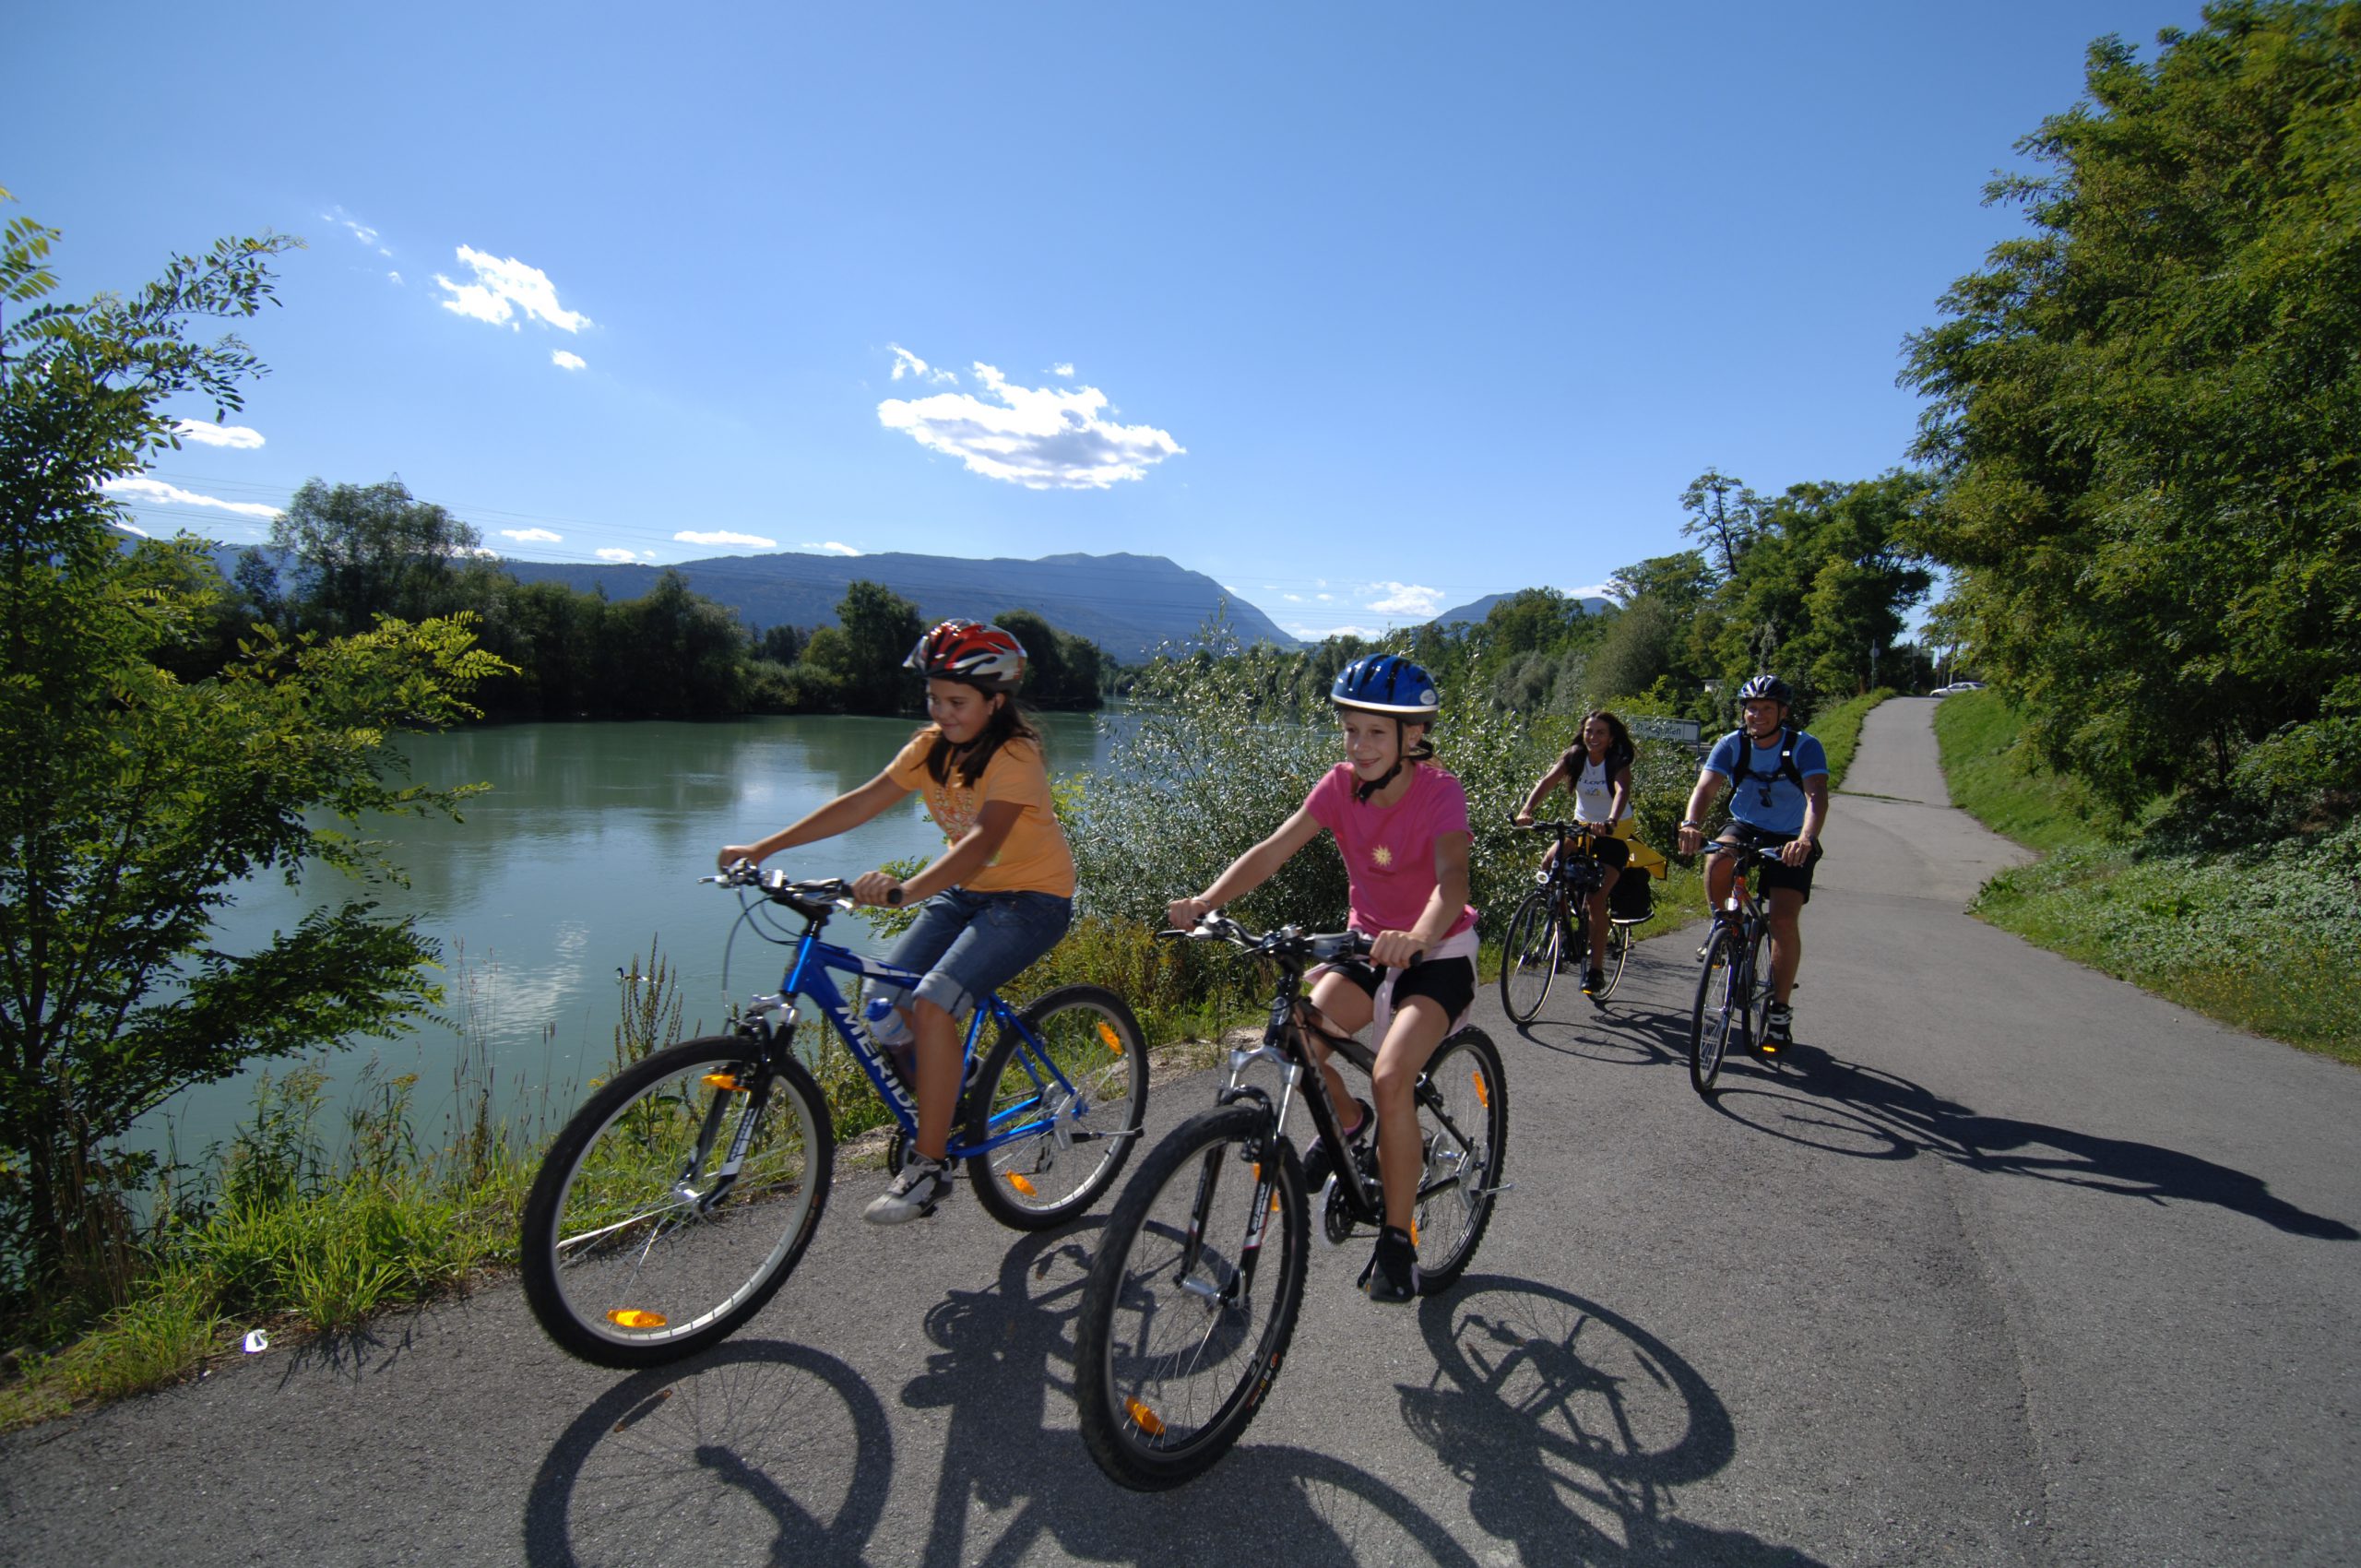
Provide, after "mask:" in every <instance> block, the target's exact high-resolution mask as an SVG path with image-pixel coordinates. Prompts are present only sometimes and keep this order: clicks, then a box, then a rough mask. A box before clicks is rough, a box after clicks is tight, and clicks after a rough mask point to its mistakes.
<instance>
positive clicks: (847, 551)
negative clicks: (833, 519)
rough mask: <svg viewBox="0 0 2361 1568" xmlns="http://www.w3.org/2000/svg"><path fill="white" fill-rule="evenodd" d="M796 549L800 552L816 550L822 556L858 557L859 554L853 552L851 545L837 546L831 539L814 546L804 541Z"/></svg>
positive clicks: (858, 552) (855, 551)
mask: <svg viewBox="0 0 2361 1568" xmlns="http://www.w3.org/2000/svg"><path fill="white" fill-rule="evenodd" d="M797 548H798V549H801V550H816V551H818V552H820V553H821V554H823V555H858V554H860V551H858V550H855V549H854V548H853V547H852V546H851V545H849V544H839V543H837V542H836V540H833V539H832V540H828V541H826V542H825V543H824V544H814V543H813V542H812V541H811V540H804V542H803V543H802V544H801V545H799V546H797Z"/></svg>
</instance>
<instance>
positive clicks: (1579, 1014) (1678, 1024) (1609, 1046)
mask: <svg viewBox="0 0 2361 1568" xmlns="http://www.w3.org/2000/svg"><path fill="white" fill-rule="evenodd" d="M1631 963H1632V966H1633V968H1632V969H1631V970H1630V971H1627V972H1626V973H1625V974H1624V977H1623V983H1622V984H1620V985H1619V986H1618V987H1617V988H1616V992H1615V994H1614V995H1613V996H1611V997H1609V998H1608V999H1607V1000H1606V1001H1605V1002H1594V1001H1592V1000H1591V999H1590V998H1589V997H1587V996H1584V994H1583V992H1582V983H1581V981H1582V977H1581V975H1580V974H1579V973H1577V974H1573V975H1571V976H1566V977H1561V979H1563V980H1568V981H1570V982H1571V983H1567V984H1565V985H1564V986H1563V987H1562V988H1560V989H1553V990H1551V992H1549V999H1548V1002H1547V1003H1545V1004H1543V1006H1544V1009H1545V1011H1544V1014H1543V1016H1539V1017H1536V1018H1535V1019H1534V1020H1533V1022H1531V1023H1529V1024H1520V1023H1517V1022H1516V1021H1515V1020H1514V1019H1513V1018H1508V1017H1506V1016H1503V1017H1502V1021H1503V1022H1504V1023H1506V1024H1507V1025H1508V1027H1509V1028H1512V1029H1513V1030H1515V1031H1516V1034H1517V1036H1518V1037H1520V1038H1522V1039H1525V1041H1527V1042H1528V1043H1530V1044H1533V1045H1537V1046H1539V1047H1540V1048H1541V1049H1542V1050H1544V1051H1549V1052H1551V1053H1552V1054H1554V1055H1558V1056H1565V1057H1572V1058H1576V1059H1579V1060H1581V1061H1584V1062H1597V1063H1605V1064H1606V1065H1608V1066H1623V1067H1656V1066H1661V1065H1663V1064H1664V1063H1667V1062H1686V1061H1688V1060H1689V1017H1688V1015H1687V1014H1685V1013H1684V1014H1679V1015H1677V1016H1676V1015H1674V1014H1670V1013H1667V1012H1665V1011H1664V1010H1663V1009H1661V1008H1660V1007H1658V1006H1656V1005H1655V1004H1652V1003H1650V1002H1644V1001H1641V1000H1639V999H1638V998H1637V997H1636V996H1634V994H1633V992H1635V991H1638V990H1640V989H1641V987H1642V986H1643V984H1644V983H1645V982H1646V981H1647V980H1650V979H1652V978H1653V977H1652V976H1650V975H1648V974H1647V972H1646V971H1645V969H1643V968H1640V966H1641V959H1640V957H1639V956H1638V954H1637V953H1634V955H1633V956H1632V959H1631ZM1551 1014H1555V1015H1557V1016H1554V1017H1553V1016H1549V1015H1551Z"/></svg>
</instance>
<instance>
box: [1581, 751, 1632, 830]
mask: <svg viewBox="0 0 2361 1568" xmlns="http://www.w3.org/2000/svg"><path fill="white" fill-rule="evenodd" d="M1582 757H1583V765H1582V766H1581V767H1580V768H1579V769H1578V770H1576V772H1575V774H1574V820H1575V821H1576V822H1605V821H1607V820H1608V816H1607V808H1608V806H1610V805H1612V804H1614V802H1615V780H1614V778H1612V777H1610V776H1609V775H1608V771H1607V764H1606V763H1604V762H1593V761H1591V760H1590V754H1589V753H1588V752H1584V753H1583V754H1582ZM1611 759H1612V754H1610V760H1611ZM1621 820H1623V821H1625V822H1629V821H1630V820H1631V802H1629V801H1626V802H1624V804H1623V815H1622V818H1621Z"/></svg>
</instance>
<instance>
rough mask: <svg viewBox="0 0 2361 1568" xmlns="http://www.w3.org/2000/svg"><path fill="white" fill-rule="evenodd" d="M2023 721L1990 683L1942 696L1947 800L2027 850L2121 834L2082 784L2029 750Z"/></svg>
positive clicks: (1939, 718) (1939, 732)
mask: <svg viewBox="0 0 2361 1568" xmlns="http://www.w3.org/2000/svg"><path fill="white" fill-rule="evenodd" d="M2019 723H2020V720H2019V719H2018V715H2017V712H2016V709H2015V708H2013V707H2011V706H2010V703H2009V699H2008V698H2007V697H2006V696H2004V695H2001V694H2000V693H1999V691H1996V690H1994V689H1992V688H1990V687H1987V688H1985V689H1984V690H1983V691H1980V692H1962V693H1960V694H1959V695H1956V696H1948V697H1945V698H1944V699H1943V700H1942V701H1941V702H1940V704H1938V705H1937V707H1936V708H1935V741H1936V743H1937V744H1938V745H1939V746H1940V748H1941V752H1942V764H1943V779H1944V783H1945V784H1946V786H1947V787H1948V788H1949V789H1950V790H1951V796H1952V804H1953V805H1955V806H1957V807H1959V808H1960V809H1961V810H1962V811H1964V812H1965V813H1967V814H1969V815H1970V816H1973V817H1974V818H1975V820H1976V821H1978V822H1980V823H1982V824H1984V826H1987V827H1988V828H1990V829H1992V830H1993V831H1994V832H1995V833H2000V834H2005V835H2006V836H2007V837H2011V838H2013V839H2015V840H2016V841H2017V842H2018V843H2020V844H2023V846H2025V848H2027V849H2040V850H2044V851H2047V850H2052V849H2070V848H2073V847H2076V846H2078V845H2083V844H2094V843H2098V842H2102V841H2104V840H2106V839H2109V838H2113V837H2120V836H2121V834H2122V830H2123V828H2122V824H2120V823H2119V822H2118V821H2116V820H2115V819H2114V818H2112V817H2111V816H2108V815H2106V814H2103V813H2099V812H2097V811H2095V810H2094V807H2093V804H2092V802H2091V799H2090V796H2089V794H2088V792H2087V791H2085V790H2082V787H2081V786H2080V785H2079V784H2077V783H2075V781H2074V780H2072V779H2070V778H2059V777H2058V775H2056V774H2054V773H2051V772H2050V771H2049V770H2048V769H2047V768H2045V767H2043V766H2041V765H2040V764H2039V763H2037V762H2035V761H2034V760H2033V759H2032V758H2030V757H2028V756H2026V755H2025V754H2023V751H2022V750H2021V749H2020V748H2019V746H2018V744H2017V731H2018V727H2019Z"/></svg>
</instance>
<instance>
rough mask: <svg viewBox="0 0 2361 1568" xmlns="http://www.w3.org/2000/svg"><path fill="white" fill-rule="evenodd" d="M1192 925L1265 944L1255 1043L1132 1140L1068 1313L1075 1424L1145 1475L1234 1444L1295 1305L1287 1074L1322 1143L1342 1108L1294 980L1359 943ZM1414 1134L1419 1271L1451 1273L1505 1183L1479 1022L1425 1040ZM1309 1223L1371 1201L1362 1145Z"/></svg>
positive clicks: (1172, 1472)
mask: <svg viewBox="0 0 2361 1568" xmlns="http://www.w3.org/2000/svg"><path fill="white" fill-rule="evenodd" d="M1168 934H1169V935H1174V936H1178V935H1182V934H1187V935H1191V936H1196V937H1202V938H1207V939H1211V940H1214V941H1219V942H1228V943H1229V944H1232V945H1234V946H1236V947H1238V948H1239V949H1240V950H1241V951H1243V952H1246V953H1249V954H1252V955H1253V956H1256V957H1258V958H1267V959H1269V960H1271V963H1272V966H1273V968H1275V969H1276V971H1277V978H1276V980H1275V984H1274V987H1273V990H1272V993H1271V1004H1270V1016H1269V1020H1268V1022H1267V1023H1266V1024H1265V1025H1264V1030H1263V1039H1262V1040H1261V1042H1260V1043H1259V1044H1257V1045H1255V1046H1253V1047H1252V1048H1243V1049H1240V1050H1236V1051H1231V1052H1230V1053H1229V1073H1228V1079H1227V1080H1226V1083H1225V1086H1224V1087H1223V1088H1222V1090H1221V1093H1220V1095H1219V1096H1218V1097H1217V1100H1216V1107H1215V1109H1213V1110H1211V1111H1202V1112H1200V1113H1199V1114H1198V1115H1196V1116H1193V1117H1192V1118H1191V1119H1190V1120H1189V1121H1187V1122H1185V1123H1181V1126H1180V1127H1179V1128H1177V1129H1175V1130H1174V1131H1173V1132H1172V1133H1171V1134H1170V1135H1169V1136H1168V1137H1166V1138H1165V1140H1164V1141H1163V1142H1162V1143H1160V1144H1158V1145H1157V1146H1156V1147H1155V1148H1154V1149H1152V1150H1150V1151H1149V1152H1148V1153H1147V1155H1146V1156H1145V1158H1143V1159H1142V1161H1141V1163H1140V1168H1139V1170H1138V1171H1137V1172H1136V1173H1135V1174H1134V1175H1133V1178H1132V1180H1131V1182H1129V1183H1128V1184H1127V1185H1126V1186H1125V1187H1124V1189H1123V1194H1122V1196H1121V1197H1120V1198H1119V1199H1117V1200H1116V1203H1115V1207H1114V1211H1113V1213H1112V1214H1111V1215H1110V1216H1109V1218H1108V1221H1107V1229H1105V1231H1104V1232H1102V1233H1101V1235H1100V1238H1099V1243H1098V1252H1097V1257H1096V1259H1095V1260H1094V1262H1093V1264H1092V1265H1091V1270H1090V1278H1089V1281H1088V1283H1087V1284H1086V1286H1085V1287H1084V1289H1083V1297H1082V1310H1081V1313H1080V1316H1079V1320H1078V1322H1077V1324H1076V1327H1075V1330H1074V1339H1075V1345H1074V1395H1075V1401H1076V1404H1077V1405H1078V1406H1079V1408H1080V1414H1081V1424H1082V1436H1083V1441H1084V1443H1086V1444H1087V1445H1088V1447H1089V1449H1090V1455H1091V1457H1092V1458H1094V1459H1096V1460H1097V1461H1098V1467H1099V1468H1101V1469H1103V1470H1105V1471H1106V1472H1107V1474H1108V1475H1109V1477H1111V1478H1112V1479H1115V1480H1117V1481H1120V1482H1121V1483H1122V1484H1123V1485H1125V1486H1128V1487H1132V1488H1135V1489H1137V1490H1140V1491H1159V1490H1162V1489H1164V1488H1167V1487H1174V1486H1179V1485H1180V1484H1181V1483H1182V1482H1184V1481H1186V1480H1189V1479H1192V1477H1195V1476H1197V1475H1198V1474H1200V1473H1202V1472H1203V1471H1204V1469H1205V1468H1206V1467H1208V1466H1210V1465H1212V1464H1213V1463H1214V1462H1215V1461H1216V1460H1217V1459H1219V1458H1220V1457H1221V1456H1222V1455H1224V1454H1226V1453H1228V1451H1229V1447H1230V1444H1232V1443H1236V1442H1237V1441H1238V1439H1239V1436H1240V1433H1241V1432H1243V1431H1245V1430H1246V1424H1247V1422H1249V1421H1251V1420H1253V1419H1254V1412H1255V1410H1256V1409H1257V1408H1260V1407H1261V1405H1262V1403H1263V1399H1264V1396H1265V1395H1267V1394H1269V1393H1270V1391H1271V1383H1272V1380H1273V1379H1275V1377H1277V1375H1278V1372H1279V1361H1280V1359H1281V1358H1282V1357H1283V1356H1285V1355H1286V1353H1287V1340H1288V1339H1289V1337H1290V1336H1293V1334H1294V1332H1295V1322H1296V1314H1297V1313H1298V1312H1299V1311H1300V1310H1301V1308H1302V1305H1303V1284H1304V1270H1305V1267H1306V1263H1307V1259H1308V1256H1309V1252H1310V1249H1309V1247H1308V1245H1307V1243H1308V1241H1310V1238H1311V1218H1310V1202H1311V1195H1312V1194H1309V1193H1307V1192H1306V1191H1305V1186H1304V1173H1303V1162H1302V1160H1301V1159H1300V1158H1299V1157H1298V1155H1297V1153H1296V1148H1295V1145H1294V1144H1293V1143H1291V1142H1289V1141H1288V1138H1287V1112H1288V1109H1289V1108H1290V1107H1291V1106H1292V1105H1293V1104H1294V1103H1295V1096H1296V1095H1297V1094H1298V1093H1300V1094H1301V1096H1302V1097H1303V1103H1304V1105H1305V1107H1306V1108H1307V1109H1308V1110H1309V1111H1311V1123H1312V1127H1313V1128H1314V1130H1315V1131H1316V1132H1317V1133H1318V1134H1319V1136H1320V1137H1321V1138H1323V1139H1324V1140H1325V1141H1326V1143H1327V1146H1328V1147H1330V1148H1332V1149H1335V1148H1342V1147H1344V1146H1346V1145H1345V1140H1344V1139H1343V1138H1342V1137H1341V1136H1340V1135H1339V1134H1338V1131H1337V1119H1336V1107H1335V1104H1333V1103H1332V1102H1331V1101H1330V1099H1329V1098H1328V1091H1327V1087H1326V1084H1325V1082H1324V1080H1323V1077H1322V1075H1321V1074H1320V1072H1319V1070H1318V1069H1317V1068H1316V1067H1315V1066H1314V1065H1313V1064H1312V1058H1311V1046H1310V1045H1309V1044H1308V1043H1307V1040H1306V1038H1305V1036H1306V1031H1307V1030H1309V1029H1311V1028H1317V1027H1318V1026H1317V1025H1315V1024H1313V1023H1311V1022H1310V1021H1309V1020H1308V1019H1307V1018H1306V1016H1305V1012H1306V1009H1304V1008H1303V1007H1302V1006H1301V1005H1300V1004H1299V999H1300V997H1301V995H1302V992H1303V978H1304V971H1305V969H1306V968H1310V967H1311V966H1312V965H1314V964H1321V963H1327V962H1331V961H1334V960H1337V959H1342V958H1348V957H1353V956H1362V955H1366V954H1367V953H1368V951H1369V938H1368V937H1367V936H1365V935H1363V934H1361V933H1360V932H1342V933H1339V934H1336V935H1327V936H1314V935H1307V934H1306V933H1305V932H1302V931H1301V930H1299V928H1297V927H1295V926H1284V927H1282V928H1280V929H1279V930H1277V931H1274V932H1264V933H1261V934H1257V933H1256V932H1251V931H1248V930H1247V929H1246V928H1245V927H1243V926H1241V925H1240V924H1239V923H1238V922H1237V921H1233V920H1231V919H1229V918H1228V916H1226V915H1223V914H1220V913H1218V912H1216V913H1213V914H1209V915H1207V916H1205V918H1204V920H1202V921H1199V922H1198V924H1197V929H1196V930H1195V931H1193V932H1186V933H1182V932H1169V933H1168ZM1320 1033H1321V1038H1322V1039H1323V1041H1324V1042H1325V1043H1326V1044H1327V1046H1328V1047H1329V1049H1330V1050H1332V1051H1335V1052H1336V1053H1338V1054H1339V1055H1340V1056H1341V1057H1342V1058H1343V1059H1344V1060H1346V1061H1347V1062H1350V1063H1353V1064H1354V1065H1355V1066H1357V1067H1358V1068H1359V1070H1360V1071H1361V1072H1363V1073H1365V1074H1366V1073H1368V1072H1370V1070H1371V1068H1372V1067H1373V1066H1374V1065H1375V1063H1376V1055H1375V1053H1374V1052H1373V1051H1371V1050H1370V1048H1369V1047H1367V1046H1364V1045H1362V1044H1361V1043H1360V1042H1359V1041H1358V1040H1355V1039H1350V1038H1347V1037H1343V1036H1338V1035H1335V1034H1331V1033H1329V1032H1328V1031H1327V1030H1326V1029H1321V1031H1320ZM1258 1062H1259V1063H1270V1064H1271V1065H1273V1066H1275V1067H1276V1068H1277V1069H1278V1070H1279V1075H1280V1078H1281V1080H1282V1082H1281V1087H1280V1089H1279V1091H1278V1095H1277V1098H1276V1099H1273V1098H1272V1097H1271V1096H1270V1095H1269V1094H1266V1093H1265V1092H1264V1090H1263V1089H1262V1088H1260V1087H1256V1086H1254V1085H1251V1084H1248V1083H1246V1082H1244V1081H1243V1080H1244V1076H1245V1073H1246V1070H1247V1069H1248V1068H1249V1067H1251V1066H1252V1065H1253V1064H1254V1063H1258ZM1416 1094H1417V1097H1418V1132H1419V1137H1420V1142H1421V1144H1422V1145H1423V1146H1424V1148H1425V1152H1426V1165H1425V1169H1424V1170H1422V1171H1421V1172H1420V1173H1419V1177H1418V1212H1417V1216H1416V1218H1415V1219H1414V1221H1413V1224H1412V1226H1411V1238H1412V1240H1413V1241H1414V1242H1415V1244H1416V1245H1417V1247H1418V1271H1419V1277H1420V1281H1421V1289H1422V1291H1423V1292H1424V1293H1426V1294H1430V1295H1431V1294H1433V1293H1435V1292H1437V1291H1440V1290H1442V1289H1445V1288H1446V1287H1448V1286H1449V1285H1450V1284H1451V1283H1452V1282H1453V1280H1455V1279H1457V1278H1458V1277H1459V1276H1460V1274H1461V1272H1462V1271H1463V1270H1465V1268H1466V1267H1467V1263H1468V1260H1469V1259H1470V1258H1472V1257H1474V1256H1475V1255H1476V1246H1477V1242H1479V1241H1482V1240H1483V1237H1484V1228H1485V1226H1487V1225H1488V1224H1489V1223H1490V1222H1491V1218H1492V1200H1493V1199H1494V1197H1496V1196H1497V1195H1498V1194H1500V1192H1501V1190H1502V1189H1501V1156H1502V1155H1503V1154H1504V1153H1505V1151H1506V1149H1507V1146H1508V1132H1509V1101H1508V1086H1507V1083H1506V1082H1505V1080H1504V1079H1503V1078H1502V1076H1501V1057H1500V1052H1499V1051H1497V1050H1495V1049H1494V1048H1493V1045H1492V1042H1491V1040H1490V1039H1489V1038H1488V1037H1487V1036H1485V1035H1484V1034H1483V1033H1482V1032H1481V1031H1480V1030H1477V1029H1472V1028H1469V1029H1462V1030H1460V1031H1459V1032H1458V1033H1457V1034H1455V1035H1453V1036H1452V1037H1450V1038H1449V1039H1446V1040H1444V1041H1443V1042H1442V1044H1441V1045H1439V1046H1437V1047H1436V1048H1435V1053H1434V1056H1433V1058H1432V1059H1431V1060H1430V1061H1429V1062H1428V1063H1427V1070H1426V1072H1425V1074H1424V1075H1421V1076H1420V1078H1419V1079H1418V1087H1417V1090H1416ZM1335 1165H1336V1168H1337V1169H1336V1174H1335V1179H1334V1180H1333V1181H1331V1182H1329V1183H1328V1186H1327V1188H1326V1191H1325V1193H1324V1194H1323V1203H1322V1214H1321V1218H1320V1224H1321V1227H1322V1229H1323V1233H1324V1234H1325V1236H1326V1238H1327V1239H1328V1240H1329V1241H1333V1242H1336V1243H1338V1244H1342V1243H1343V1242H1344V1241H1347V1240H1348V1239H1349V1238H1350V1237H1351V1236H1352V1235H1353V1233H1354V1229H1355V1228H1356V1227H1357V1226H1367V1227H1370V1229H1375V1228H1377V1227H1378V1226H1380V1225H1382V1224H1383V1222H1384V1218H1385V1199H1384V1194H1383V1192H1382V1190H1381V1188H1380V1187H1379V1184H1378V1178H1377V1170H1376V1165H1377V1161H1376V1157H1375V1154H1374V1151H1372V1150H1370V1149H1369V1148H1368V1147H1367V1146H1365V1145H1363V1144H1359V1143H1357V1144H1356V1145H1355V1146H1354V1151H1353V1158H1349V1159H1341V1160H1338V1161H1336V1162H1335Z"/></svg>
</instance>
